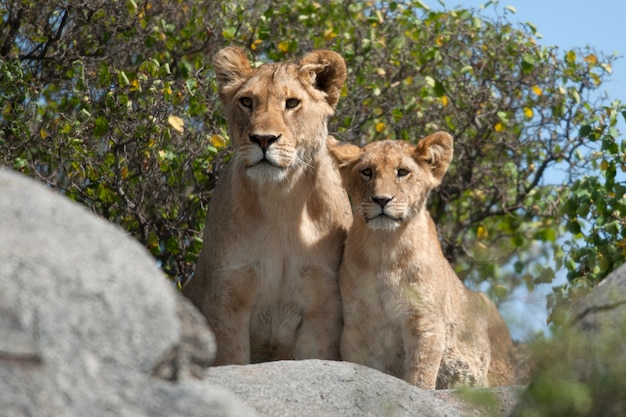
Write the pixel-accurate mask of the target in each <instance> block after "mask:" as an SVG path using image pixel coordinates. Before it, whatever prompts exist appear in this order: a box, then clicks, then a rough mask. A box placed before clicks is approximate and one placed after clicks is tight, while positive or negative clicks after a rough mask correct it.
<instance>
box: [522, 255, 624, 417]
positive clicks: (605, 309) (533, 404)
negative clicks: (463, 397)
mask: <svg viewBox="0 0 626 417" xmlns="http://www.w3.org/2000/svg"><path fill="white" fill-rule="evenodd" d="M570 317H571V320H570V322H569V324H568V325H567V326H566V327H565V328H564V329H563V330H562V331H561V332H559V333H558V334H557V335H556V337H555V338H554V339H553V340H550V341H549V342H547V343H545V344H543V345H540V346H538V347H536V348H535V351H536V354H535V360H536V362H537V365H536V369H537V372H536V373H535V375H534V376H533V378H532V380H531V383H530V385H529V387H528V389H527V390H526V392H525V393H524V395H523V397H522V399H521V401H520V404H519V406H518V407H517V409H516V410H515V412H514V414H513V415H515V416H538V415H542V416H543V415H559V416H565V415H567V416H603V417H604V416H624V415H626V396H624V392H626V343H625V342H624V341H625V340H626V264H624V265H622V266H621V267H619V268H617V269H616V270H615V271H613V272H612V273H611V274H609V275H608V276H607V277H606V278H605V279H604V280H603V281H602V282H601V283H600V284H598V285H597V286H596V288H594V289H593V291H592V292H591V293H589V294H588V295H587V296H585V297H584V298H583V299H582V300H581V301H580V302H577V303H575V304H574V305H573V306H572V308H571V314H570Z"/></svg>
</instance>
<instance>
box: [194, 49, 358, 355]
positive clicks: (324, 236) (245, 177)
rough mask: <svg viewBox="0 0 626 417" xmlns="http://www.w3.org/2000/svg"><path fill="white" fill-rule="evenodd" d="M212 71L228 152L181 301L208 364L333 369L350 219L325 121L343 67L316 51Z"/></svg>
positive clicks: (227, 56) (227, 59) (230, 62)
mask: <svg viewBox="0 0 626 417" xmlns="http://www.w3.org/2000/svg"><path fill="white" fill-rule="evenodd" d="M214 64H215V72H216V76H217V80H218V87H219V95H220V99H221V101H222V104H223V106H224V113H225V116H226V118H227V120H228V125H229V132H230V138H231V141H232V143H233V145H234V148H235V149H234V154H233V158H232V160H231V161H230V163H229V165H228V167H227V169H226V171H225V173H224V174H223V176H222V177H220V179H219V182H218V184H217V186H216V188H215V190H214V192H213V197H212V199H211V204H210V207H209V213H208V215H207V221H206V228H205V231H204V246H203V248H202V252H201V253H200V256H199V259H198V264H197V267H196V273H195V276H194V277H193V278H192V279H191V280H190V281H189V282H188V283H187V284H186V285H185V287H184V288H183V293H184V294H185V295H186V296H187V297H188V298H189V299H191V300H192V301H193V303H194V304H195V305H196V306H197V307H198V308H199V309H200V310H201V311H202V313H203V314H204V315H205V316H206V318H207V320H208V322H209V325H210V326H211V327H212V329H213V331H214V332H215V336H216V339H217V358H216V364H217V365H223V364H246V363H250V362H261V361H269V360H277V359H304V358H321V359H338V358H339V337H340V333H341V300H340V297H339V289H338V284H337V270H338V268H339V262H340V260H341V254H342V250H343V241H344V238H345V234H346V231H347V229H348V227H349V225H350V222H351V215H350V206H349V202H348V198H347V195H346V193H345V191H344V190H343V187H342V186H341V179H340V177H339V174H338V172H337V171H336V169H335V168H334V165H333V161H332V159H331V157H330V155H329V154H328V150H327V146H326V141H327V138H328V130H327V127H326V120H327V118H328V117H329V116H330V115H332V114H333V111H334V107H335V105H336V103H337V100H338V99H339V93H340V90H341V87H342V85H343V83H344V81H345V78H346V68H345V63H344V61H343V59H342V58H341V56H339V55H338V54H336V53H334V52H331V51H314V52H311V53H310V54H308V55H306V56H305V57H304V58H303V59H302V60H301V61H300V62H299V63H270V64H265V65H262V66H260V67H258V68H255V69H253V68H251V65H250V62H249V61H248V59H247V58H246V56H245V54H244V52H243V51H242V50H240V49H238V48H226V49H223V50H221V51H220V52H218V53H217V54H216V56H215V59H214Z"/></svg>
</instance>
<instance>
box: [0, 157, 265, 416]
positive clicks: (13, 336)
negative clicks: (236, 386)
mask: <svg viewBox="0 0 626 417" xmlns="http://www.w3.org/2000/svg"><path fill="white" fill-rule="evenodd" d="M0 288H2V289H1V290H0V410H1V412H0V414H2V416H3V417H13V416H16V417H17V416H28V415H33V416H44V417H45V416H66V415H67V416H78V415H85V416H87V415H93V416H133V417H136V416H157V417H158V416H172V415H185V416H253V415H255V413H254V412H253V411H252V410H251V409H249V408H247V407H246V406H245V405H243V404H242V403H241V402H240V401H239V400H238V399H236V398H235V397H234V396H233V395H232V393H229V392H227V391H226V390H225V389H223V388H218V387H214V386H211V385H209V384H206V383H203V382H200V381H197V382H195V381H193V380H190V379H189V376H193V375H198V374H199V369H203V368H204V367H206V366H207V364H208V363H209V362H210V361H211V360H212V356H213V353H214V352H213V351H212V349H214V345H213V341H212V336H211V335H210V332H209V331H208V330H207V329H206V327H205V326H203V325H200V324H199V323H201V321H200V320H201V319H200V317H199V315H198V313H197V312H196V311H195V310H193V309H192V308H191V307H189V305H188V303H187V301H186V300H184V299H182V297H180V296H179V295H178V294H177V292H176V291H175V289H174V288H173V287H172V286H171V284H170V283H169V282H168V281H167V280H166V279H165V278H164V277H163V276H162V274H161V273H160V271H159V269H158V268H157V266H156V264H155V262H154V260H153V259H152V257H151V256H150V255H149V254H148V253H147V252H146V251H145V250H144V248H143V247H141V245H139V244H138V243H137V242H135V241H134V240H133V239H132V238H130V237H128V236H127V235H126V234H125V233H124V232H123V231H122V230H120V229H119V228H117V227H115V226H113V225H111V224H109V223H107V222H105V221H102V220H100V219H98V218H96V217H95V216H93V215H92V214H90V213H89V212H87V210H85V209H84V208H82V207H80V206H79V205H77V204H75V203H72V202H70V201H69V200H68V199H66V198H64V197H62V196H61V195H59V194H58V193H55V192H53V191H50V190H47V189H46V188H45V187H44V186H43V185H40V184H37V183H36V182H35V181H33V180H30V179H27V178H26V177H23V176H21V175H18V174H16V173H13V172H10V171H7V170H2V169H0ZM181 323H182V324H181ZM153 374H154V375H153ZM166 379H167V380H168V381H166ZM170 381H175V382H170Z"/></svg>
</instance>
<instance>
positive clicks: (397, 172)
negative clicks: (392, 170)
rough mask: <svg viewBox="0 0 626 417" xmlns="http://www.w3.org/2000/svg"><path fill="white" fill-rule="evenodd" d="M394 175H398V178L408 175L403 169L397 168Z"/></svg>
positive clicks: (406, 170) (407, 171)
mask: <svg viewBox="0 0 626 417" xmlns="http://www.w3.org/2000/svg"><path fill="white" fill-rule="evenodd" d="M396 175H398V177H406V176H407V175H409V170H408V169H404V168H398V171H396Z"/></svg>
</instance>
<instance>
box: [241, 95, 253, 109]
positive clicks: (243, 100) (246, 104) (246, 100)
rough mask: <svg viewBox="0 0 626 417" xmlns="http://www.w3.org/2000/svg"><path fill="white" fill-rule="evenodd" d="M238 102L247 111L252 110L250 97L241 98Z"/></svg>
mask: <svg viewBox="0 0 626 417" xmlns="http://www.w3.org/2000/svg"><path fill="white" fill-rule="evenodd" d="M239 102H240V103H241V105H242V106H244V107H245V108H247V109H250V108H252V99H251V98H250V97H241V98H240V99H239Z"/></svg>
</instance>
